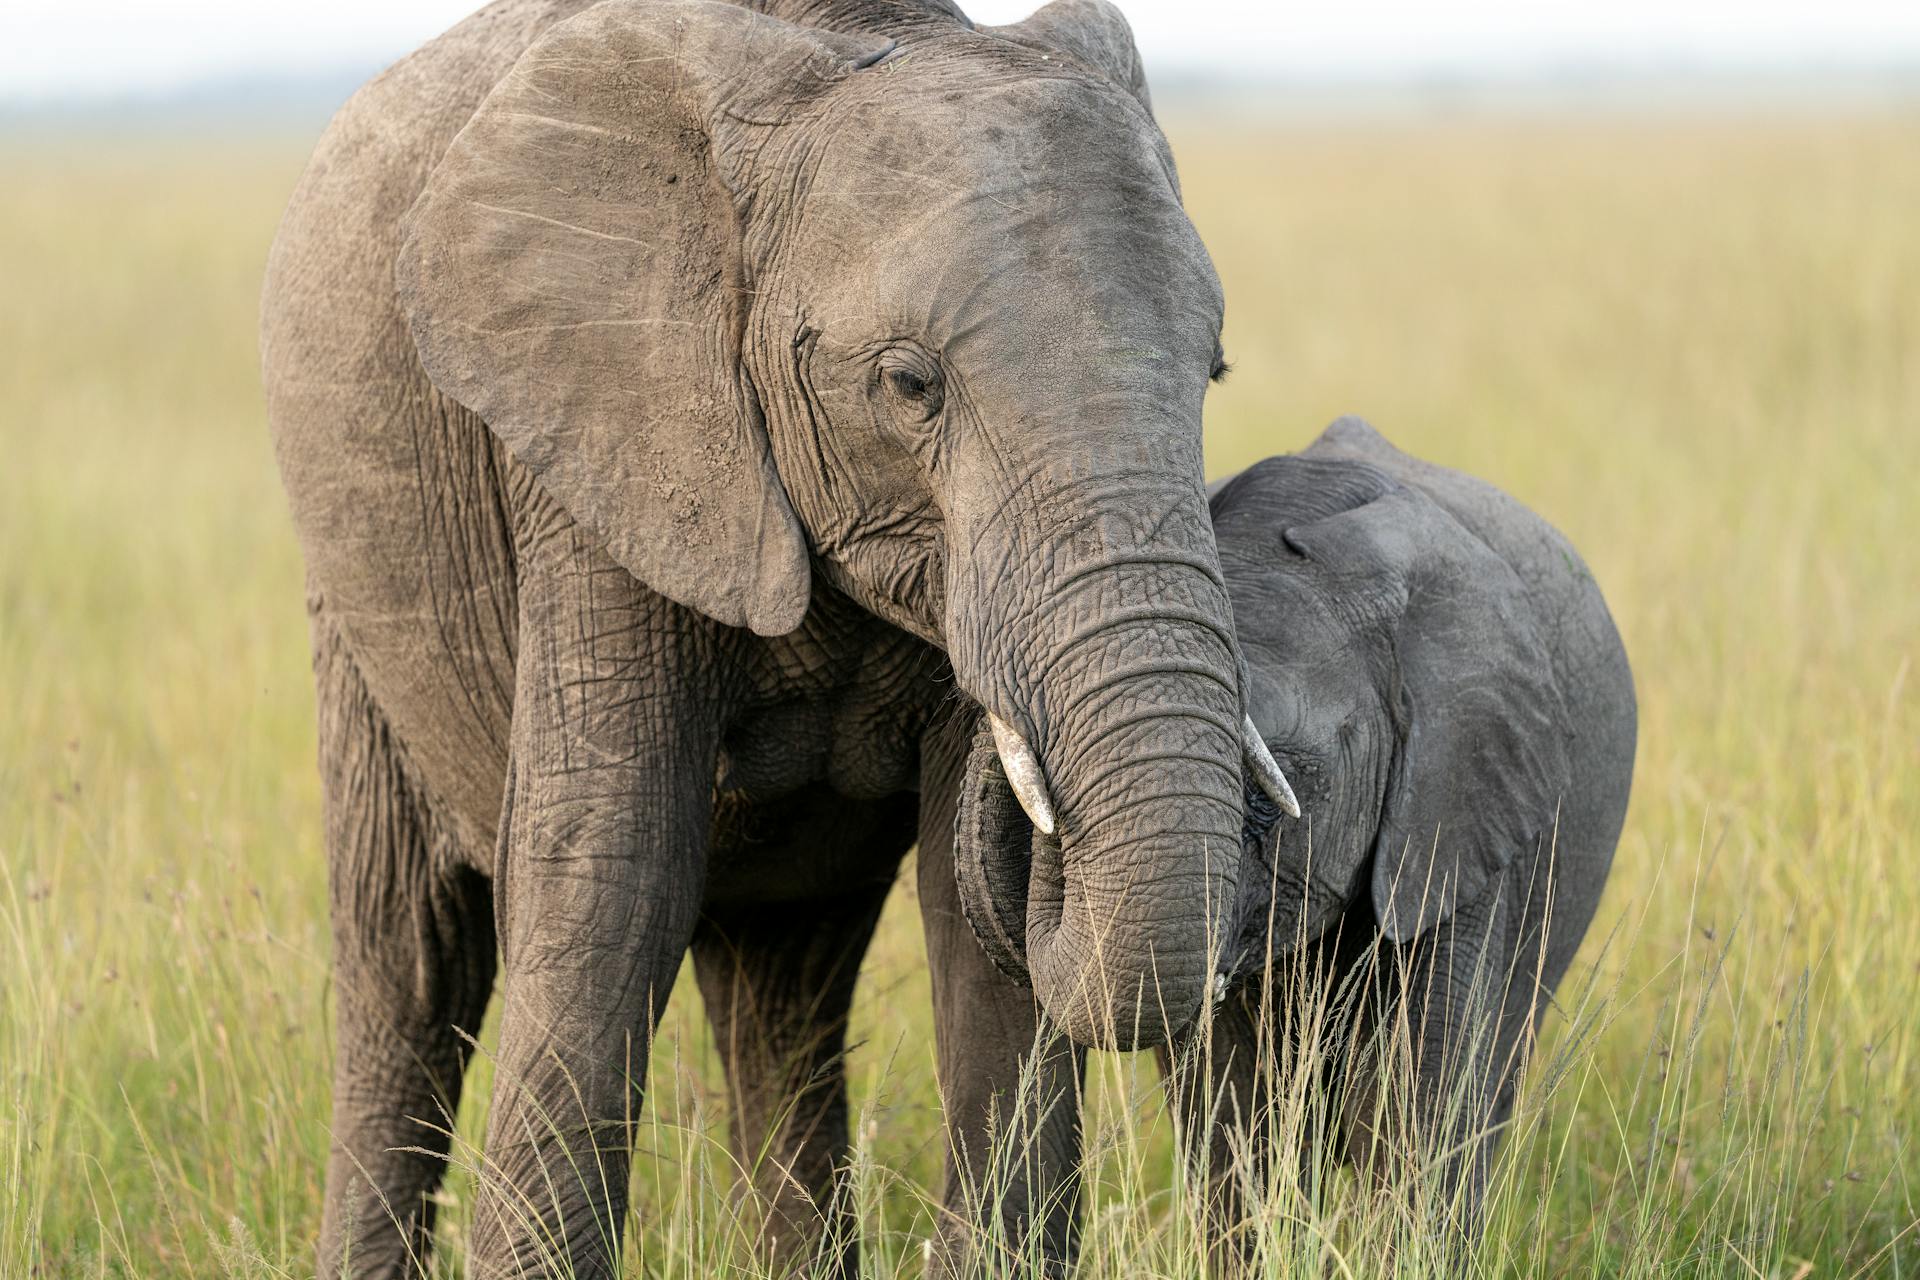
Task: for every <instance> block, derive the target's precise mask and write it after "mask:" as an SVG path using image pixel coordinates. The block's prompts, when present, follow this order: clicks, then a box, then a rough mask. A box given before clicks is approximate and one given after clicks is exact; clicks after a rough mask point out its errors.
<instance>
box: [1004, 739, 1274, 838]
mask: <svg viewBox="0 0 1920 1280" xmlns="http://www.w3.org/2000/svg"><path fill="white" fill-rule="evenodd" d="M994 732H995V733H996V734H998V733H999V729H998V728H997V727H996V728H995V730H994ZM996 740H997V739H996ZM1240 746H1241V748H1242V749H1243V750H1244V751H1245V752H1246V755H1247V763H1248V764H1250V765H1252V766H1253V780H1254V781H1255V782H1257V783H1259V784H1260V789H1261V790H1262V791H1264V792H1266V793H1267V799H1269V800H1271V801H1273V802H1274V803H1275V804H1277V805H1279V806H1280V809H1281V811H1282V812H1284V813H1285V814H1286V815H1287V816H1288V817H1289V818H1297V817H1299V816H1300V802H1299V801H1298V800H1295V799H1294V798H1293V788H1292V787H1290V786H1288V785H1287V775H1286V774H1284V773H1282V772H1280V765H1279V763H1278V762H1277V761H1275V760H1274V758H1273V753H1272V752H1271V751H1268V750H1267V744H1266V740H1265V739H1263V738H1262V737H1261V736H1260V730H1259V729H1258V728H1256V727H1255V726H1254V723H1253V717H1252V716H1247V717H1245V718H1243V719H1242V720H1241V721H1240ZM1001 755H1002V758H1003V759H1004V758H1005V752H1002V753H1001Z"/></svg>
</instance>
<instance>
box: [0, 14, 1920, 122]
mask: <svg viewBox="0 0 1920 1280" xmlns="http://www.w3.org/2000/svg"><path fill="white" fill-rule="evenodd" d="M479 3H480V0H325V3H319V4H311V3H284V2H282V0H184V2H181V3H167V2H166V0H3V2H0V99H15V100H18V99H21V98H28V99H36V98H38V99H44V98H47V97H50V96H57V97H65V96H69V95H79V94H87V95H93V94H119V93H139V92H147V91H152V90H157V89H166V88H169V87H173V86H177V85H181V84H188V83H191V82H193V81H196V80H204V79H209V78H226V77H233V76H249V75H260V74H267V75H272V74H278V73H283V72H285V73H294V74H299V73H313V72H325V71H334V70H341V69H359V68H362V67H366V66H371V65H373V64H376V63H383V62H385V61H389V60H391V59H393V58H395V57H398V56H399V55H401V54H402V53H404V52H406V51H407V50H408V49H410V48H412V47H413V46H414V45H416V44H418V43H420V42H421V41H422V40H424V39H426V38H427V37H429V36H432V35H434V34H436V33H437V32H439V31H441V30H443V29H445V28H446V27H448V26H450V25H452V24H453V23H454V22H455V21H457V20H459V19H460V18H461V17H464V16H465V15H466V14H467V13H469V12H471V11H472V10H473V9H474V8H476V7H478V5H479ZM962 3H963V5H965V7H966V9H967V11H968V13H969V14H971V15H972V16H973V17H974V18H975V19H976V20H977V21H981V22H1007V21H1011V20H1014V19H1017V18H1020V17H1023V16H1024V15H1025V14H1027V13H1029V12H1031V11H1032V9H1033V8H1034V4H1033V3H1032V2H1031V0H973V3H967V0H962ZM1119 3H1120V5H1121V8H1122V9H1123V10H1124V11H1125V12H1126V14H1127V16H1128V18H1129V19H1130V20H1131V21H1132V23H1133V25H1134V30H1135V33H1136V36H1137V38H1138V41H1139V44H1140V47H1141V51H1142V53H1143V55H1144V56H1145V58H1146V60H1147V63H1148V67H1149V70H1150V71H1152V72H1155V73H1166V72H1169V71H1195V70H1198V71H1206V70H1221V71H1232V72H1235V73H1248V72H1255V73H1258V72H1266V73H1271V74H1277V75H1284V76H1289V77H1304V76H1316V77H1318V76H1328V77H1334V78H1363V79H1364V78H1370V77H1391V76H1396V75H1405V74H1407V73H1429V72H1439V73H1446V72H1456V73H1457V72H1469V73H1470V72H1493V73H1502V72H1526V71H1528V70H1539V69H1543V68H1552V67H1555V66H1565V65H1569V64H1578V65H1586V66H1624V67H1628V68H1634V67H1639V68H1645V67H1648V66H1658V65H1661V64H1673V63H1676V62H1681V63H1699V64H1706V65H1710V66H1726V67H1734V68H1761V69H1767V70H1794V69H1803V68H1806V67H1808V66H1809V65H1819V64H1826V65H1828V66H1831V65H1833V64H1862V65H1868V64H1871V65H1884V64H1885V63H1887V62H1889V61H1903V62H1908V63H1913V62H1920V0H1583V2H1581V3H1570V2H1568V0H1530V2H1519V0H1319V2H1318V3H1314V4H1288V3H1285V2H1284V0H1119Z"/></svg>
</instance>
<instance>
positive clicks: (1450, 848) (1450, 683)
mask: <svg viewBox="0 0 1920 1280" xmlns="http://www.w3.org/2000/svg"><path fill="white" fill-rule="evenodd" d="M1341 425H1342V427H1343V428H1344V432H1343V433H1342V434H1341V439H1342V440H1343V441H1345V442H1346V443H1347V444H1348V445H1351V443H1352V441H1353V439H1354V438H1355V437H1356V436H1357V435H1360V434H1361V433H1364V435H1365V436H1366V437H1370V438H1371V439H1372V440H1374V441H1379V437H1377V436H1375V435H1374V434H1373V433H1372V432H1371V430H1370V429H1367V428H1365V427H1363V426H1356V425H1354V424H1352V423H1343V424H1341ZM1379 447H1380V448H1382V449H1386V448H1388V446H1386V445H1385V444H1384V442H1379ZM1313 452H1314V451H1311V450H1310V451H1309V452H1308V453H1307V454H1306V455H1302V456H1294V457H1282V458H1271V459H1268V460H1267V461H1265V462H1261V463H1258V464H1256V465H1255V466H1253V467H1251V468H1249V469H1248V470H1247V471H1245V472H1242V473H1241V474H1240V475H1238V476H1236V477H1235V478H1234V479H1232V480H1231V481H1229V482H1228V483H1227V484H1225V485H1224V486H1222V487H1221V488H1220V490H1219V491H1218V493H1217V494H1216V495H1215V497H1214V499H1213V513H1214V528H1215V531H1216V534H1217V536H1218V538H1219V545H1220V553H1221V559H1222V563H1223V566H1224V568H1225V572H1226V576H1227V584H1228V589H1229V591H1230V592H1231V593H1232V596H1233V605H1234V617H1235V622H1236V625H1237V627H1238V631H1239V636H1240V640H1241V644H1242V646H1243V648H1244V651H1245V653H1246V657H1247V667H1248V672H1249V687H1248V700H1249V703H1250V705H1251V708H1252V716H1253V720H1254V723H1255V724H1256V725H1257V726H1258V727H1259V730H1260V733H1261V735H1262V736H1263V737H1264V738H1265V739H1266V741H1267V743H1268V745H1269V746H1270V748H1271V749H1272V750H1273V752H1274V754H1275V755H1276V756H1277V757H1278V758H1279V759H1280V760H1281V761H1282V762H1283V763H1284V765H1285V767H1286V768H1287V770H1288V772H1289V774H1291V775H1292V776H1293V777H1294V779H1295V780H1296V782H1297V783H1298V785H1299V787H1300V801H1301V807H1302V811H1303V817H1304V821H1302V822H1298V823H1283V822H1275V821H1274V814H1273V810H1272V808H1271V806H1268V805H1264V804H1262V803H1260V802H1259V801H1258V800H1256V801H1254V802H1253V803H1252V804H1250V806H1249V809H1248V821H1247V828H1246V832H1245V839H1244V842H1243V848H1244V850H1245V852H1246V853H1247V854H1248V855H1249V857H1248V860H1247V861H1246V862H1245V863H1243V868H1242V872H1243V874H1242V879H1241V884H1240V892H1239V894H1238V897H1237V900H1236V907H1235V911H1234V917H1235V927H1234V935H1235V940H1234V943H1233V944H1232V946H1230V948H1229V954H1230V957H1231V959H1230V963H1229V966H1228V968H1229V970H1231V971H1233V972H1234V973H1236V974H1243V973H1245V972H1247V971H1249V970H1251V969H1256V968H1258V967H1259V966H1260V965H1261V964H1263V963H1264V960H1265V957H1266V954H1267V947H1268V943H1269V939H1270V938H1271V940H1272V944H1273V945H1274V946H1275V947H1276V948H1279V949H1283V950H1284V949H1286V948H1288V947H1290V946H1292V945H1295V944H1296V943H1299V942H1302V941H1305V940H1308V939H1311V938H1313V937H1315V936H1317V935H1318V934H1319V933H1321V932H1322V931H1323V930H1324V929H1325V928H1326V927H1327V926H1328V925H1329V924H1330V923H1331V922H1332V921H1333V920H1334V919H1335V918H1336V917H1337V916H1339V915H1340V914H1341V913H1342V912H1343V911H1345V910H1346V908H1347V907H1348V906H1349V904H1352V903H1356V902H1359V901H1360V900H1361V899H1362V898H1363V897H1370V898H1371V901H1372V906H1373V915H1374V918H1375V920H1376V921H1377V923H1378V925H1379V928H1380V931H1381V933H1382V934H1383V935H1384V936H1385V937H1386V938H1388V939H1390V940H1392V941H1395V942H1405V941H1408V940H1410V939H1412V938H1414V937H1416V936H1417V935H1419V934H1420V933H1421V932H1422V931H1424V930H1426V929H1428V928H1430V927H1431V926H1433V925H1434V924H1436V923H1438V922H1439V921H1442V920H1444V919H1446V918H1447V917H1448V916H1449V915H1451V914H1452V913H1453V912H1454V910H1455V909H1456V908H1457V907H1458V906H1459V905H1460V904H1462V903H1466V902H1470V901H1473V900H1474V899H1475V898H1477V897H1478V896H1479V895H1480V894H1481V893H1482V892H1484V891H1486V890H1487V889H1488V888H1490V887H1491V886H1492V885H1493V883H1494V882H1495V881H1496V880H1497V878H1498V877H1499V875H1500V874H1501V872H1502V871H1503V870H1504V869H1505V868H1506V867H1507V866H1508V865H1509V864H1510V863H1512V862H1513V861H1514V860H1515V859H1517V858H1520V857H1531V856H1532V855H1533V854H1534V853H1535V852H1536V851H1537V850H1538V849H1539V848H1540V847H1541V845H1542V843H1543V842H1550V841H1551V840H1552V839H1553V833H1554V826H1555V820H1556V814H1557V808H1558V805H1559V803H1560V799H1561V797H1562V795H1563V794H1564V793H1565V791H1566V789H1567V784H1568V763H1567V762H1568V744H1567V738H1566V734H1567V724H1568V716H1567V711H1566V706H1565V703H1564V701H1563V699H1562V696H1561V691H1560V688H1559V686H1558V684H1557V683H1556V677H1555V668H1554V664H1553V661H1552V658H1551V655H1550V653H1549V651H1548V648H1547V645H1546V642H1545V640H1544V638H1543V636H1542V634H1541V630H1540V626H1539V623H1538V620H1537V619H1538V611H1537V603H1536V601H1535V600H1534V599H1533V598H1532V597H1531V596H1530V594H1529V589H1528V585H1527V584H1526V583H1525V582H1524V581H1523V580H1522V579H1521V578H1520V577H1519V576H1518V575H1517V574H1516V573H1515V572H1514V570H1513V568H1512V567H1511V566H1510V565H1509V564H1508V562H1507V561H1506V560H1504V559H1502V558H1501V557H1500V556H1499V555H1498V554H1496V553H1495V552H1494V551H1493V550H1492V549H1491V548H1489V547H1488V546H1487V544H1486V543H1485V542H1483V541H1482V540H1481V539H1480V538H1479V537H1477V536H1476V535H1475V534H1474V533H1473V532H1472V531H1471V530H1469V529H1468V528H1467V527H1466V526H1465V525H1463V524H1462V523H1461V522H1460V521H1459V520H1457V519H1455V518H1454V516H1453V515H1451V514H1449V513H1448V512H1447V511H1446V510H1444V509H1443V508H1442V507H1441V506H1440V505H1439V504H1438V503H1436V502H1435V501H1434V500H1433V499H1432V498H1430V497H1429V496H1427V495H1426V494H1425V493H1423V492H1421V491H1420V490H1419V489H1418V488H1416V487H1414V486H1412V485H1409V484H1405V483H1402V482H1401V481H1399V480H1396V479H1394V478H1393V477H1391V476H1390V475H1389V474H1388V473H1387V472H1386V471H1384V470H1381V469H1378V468H1375V467H1374V466H1372V465H1369V464H1367V463H1365V462H1361V461H1356V460H1354V459H1352V458H1350V457H1349V458H1335V457H1315V456H1313Z"/></svg>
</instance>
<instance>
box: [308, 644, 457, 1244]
mask: <svg viewBox="0 0 1920 1280" xmlns="http://www.w3.org/2000/svg"><path fill="white" fill-rule="evenodd" d="M313 632H314V673H315V678H316V682H317V685H318V688H319V720H320V767H321V791H322V800H323V804H324V808H325V816H326V843H327V859H328V886H329V893H330V898H331V913H332V921H333V967H334V991H335V1019H336V1032H335V1054H334V1068H333V1121H332V1143H331V1151H330V1154H329V1158H328V1162H327V1188H326V1206H325V1212H324V1217H323V1221H322V1225H321V1232H320V1248H319V1274H320V1275H321V1276H322V1277H326V1278H328V1280H332V1278H333V1277H339V1276H343V1275H344V1276H352V1277H374V1276H378V1277H388V1276H405V1275H414V1274H423V1273H425V1271H426V1269H427V1255H428V1252H429V1250H430V1249H431V1247H432V1242H433V1208H434V1201H433V1194H434V1191H435V1190H436V1188H437V1187H438V1186H439V1184H440V1180H441V1177H442V1175H443V1174H444V1172H445V1170H446V1154H447V1149H448V1135H447V1133H446V1130H447V1129H449V1128H450V1127H451V1117H452V1116H453V1115H454V1113H455V1111H456V1110H457V1108H458V1107H459V1102H460V1085H461V1078H462V1076H463V1074H464V1072H465V1068H466V1041H465V1039H464V1038H463V1034H462V1033H465V1034H467V1035H477V1034H478V1033H479V1030H480V1023H481V1019H482V1018H483V1017H484V1016H485V1014H486V1006H487V998H488V995H489V993H490V991H491V989H492V985H493V970H494V939H493V899H492V892H491V889H490V887H489V884H488V881H487V879H486V878H485V877H484V876H482V875H481V874H480V873H479V872H478V871H476V870H474V869H472V868H471V867H470V866H468V865H466V864H465V863H463V862H462V861H461V860H460V859H459V858H458V857H456V856H455V850H454V849H453V847H452V845H451V842H450V840H449V839H448V838H447V837H445V836H443V835H439V834H437V833H436V831H435V824H434V823H433V822H432V821H431V820H430V818H429V816H428V813H427V810H426V808H425V806H424V805H423V804H422V802H421V799H420V797H419V795H418V793H417V789H416V788H415V787H414V786H413V785H412V784H411V783H410V782H409V780H408V778H407V776H406V771H405V769H404V767H403V765H402V761H401V759H400V756H399V751H398V748H397V744H396V743H395V742H394V740H393V738H392V735H391V734H390V733H389V731H388V729H387V726H386V723H385V721H384V719H383V718H382V716H381V714H380V711H379V709H378V707H376V706H375V705H374V704H373V702H372V700H371V698H369V696H368V694H367V690H366V687H365V685H364V684H363V683H362V682H361V680H360V676H359V673H358V671H357V670H356V669H355V667H354V665H353V662H352V659H351V658H350V656H349V655H348V654H347V652H346V650H345V648H344V647H343V645H342V644H341V642H340V637H339V635H338V633H337V632H336V631H335V630H334V629H333V627H332V626H331V624H330V623H329V621H328V619H327V618H326V617H325V613H324V609H316V610H314V614H313Z"/></svg>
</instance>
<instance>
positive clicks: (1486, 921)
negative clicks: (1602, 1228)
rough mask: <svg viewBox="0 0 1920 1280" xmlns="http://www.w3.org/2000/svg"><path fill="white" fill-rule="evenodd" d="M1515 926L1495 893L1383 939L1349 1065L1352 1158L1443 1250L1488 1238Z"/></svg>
mask: <svg viewBox="0 0 1920 1280" xmlns="http://www.w3.org/2000/svg"><path fill="white" fill-rule="evenodd" d="M1507 928H1508V911H1507V907H1506V904H1505V903H1503V902H1502V901H1501V900H1500V898H1499V895H1497V894H1488V895H1487V896H1486V897H1485V898H1483V899H1481V900H1480V901H1478V902H1474V903H1469V904H1466V905H1463V906H1462V907H1461V908H1460V909H1459V911H1458V912H1457V913H1456V914H1455V915H1454V916H1453V917H1452V918H1450V919H1448V920H1445V921H1443V922H1441V923H1440V924H1438V925H1435V926H1434V927H1433V928H1432V929H1430V930H1429V931H1428V932H1427V933H1426V934H1424V935H1422V936H1421V937H1420V938H1418V939H1417V940H1415V941H1414V942H1413V943H1411V944H1409V945H1407V946H1404V947H1392V946H1382V947H1381V948H1380V949H1379V951H1378V953H1377V955H1376V956H1375V957H1374V958H1373V959H1372V960H1371V961H1370V962H1369V963H1371V964H1373V965H1375V966H1377V967H1376V969H1375V971H1374V973H1373V975H1372V976H1371V980H1370V981H1368V982H1367V983H1366V985H1367V986H1368V987H1370V988H1371V990H1370V992H1369V998H1368V999H1367V1000H1366V1001H1365V1002H1364V1003H1363V1014H1362V1016H1361V1018H1359V1019H1358V1020H1357V1021H1356V1035H1355V1038H1354V1043H1353V1046H1352V1050H1351V1055H1352V1056H1351V1058H1350V1059H1349V1062H1348V1064H1347V1071H1346V1073H1345V1074H1346V1077H1347V1079H1346V1081H1345V1083H1344V1088H1343V1089H1342V1104H1341V1110H1342V1117H1343V1122H1344V1127H1345V1131H1346V1140H1347V1149H1348V1152H1349V1154H1350V1156H1351V1158H1352V1159H1353V1160H1354V1162H1355V1164H1356V1166H1357V1167H1359V1168H1360V1169H1362V1170H1364V1171H1365V1172H1367V1173H1368V1174H1369V1175H1370V1177H1371V1180H1372V1181H1373V1182H1374V1183H1375V1185H1376V1186H1378V1187H1380V1188H1381V1189H1383V1190H1389V1191H1391V1192H1392V1193H1394V1194H1397V1195H1399V1196H1401V1197H1403V1198H1404V1203H1405V1205H1406V1208H1407V1211H1408V1215H1409V1219H1410V1224H1411V1226H1412V1227H1413V1229H1414V1230H1416V1231H1418V1232H1419V1233H1420V1234H1421V1235H1422V1236H1423V1237H1424V1238H1425V1240H1426V1241H1427V1245H1426V1247H1427V1248H1428V1249H1430V1250H1431V1251H1433V1252H1434V1253H1435V1254H1437V1255H1438V1256H1441V1257H1445V1258H1458V1257H1459V1256H1460V1255H1461V1253H1462V1251H1463V1250H1465V1249H1467V1248H1470V1247H1471V1246H1472V1244H1473V1242H1474V1241H1475V1240H1477V1239H1478V1236H1479V1231H1480V1225H1481V1213H1482V1208H1483V1200H1484V1197H1485V1194H1486V1186H1487V1180H1488V1175H1489V1173H1490V1172H1491V1169H1492V1164H1493V1159H1494V1156H1495V1154H1496V1153H1497V1152H1498V1150H1499V1141H1500V1129H1501V1125H1502V1124H1503V1123H1504V1121H1505V1118H1506V1115H1507V1112H1508V1110H1509V1109H1510V1107H1511V1102H1512V1084H1513V1080H1514V1076H1515V1071H1516V1069H1517V1066H1518V1063H1517V1061H1515V1049H1516V1046H1515V1045H1514V1044H1513V1043H1512V1041H1511V1039H1510V1037H1509V1036H1507V1035H1505V1034H1503V1030H1502V1019H1501V1004H1502V994H1503V992H1504V990H1505V987H1506V984H1507V981H1508V978H1509V975H1508V973H1507V971H1506V970H1507V965H1508V962H1509V957H1510V954H1511V948H1510V947H1509V945H1508V936H1507V932H1506V931H1507Z"/></svg>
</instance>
